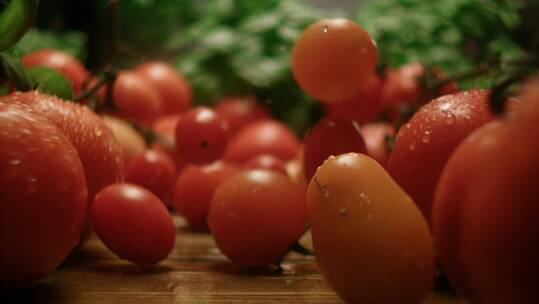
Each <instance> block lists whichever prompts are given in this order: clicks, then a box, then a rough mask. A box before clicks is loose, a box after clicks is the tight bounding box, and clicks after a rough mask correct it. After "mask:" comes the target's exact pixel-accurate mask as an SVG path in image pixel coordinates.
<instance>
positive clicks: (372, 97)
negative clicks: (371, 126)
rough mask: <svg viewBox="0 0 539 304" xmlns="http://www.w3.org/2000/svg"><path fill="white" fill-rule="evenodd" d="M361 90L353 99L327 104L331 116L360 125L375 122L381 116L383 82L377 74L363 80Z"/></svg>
mask: <svg viewBox="0 0 539 304" xmlns="http://www.w3.org/2000/svg"><path fill="white" fill-rule="evenodd" d="M359 86H360V87H361V90H360V91H359V93H358V94H357V95H356V96H355V97H354V98H352V99H349V100H345V101H342V102H334V103H328V104H326V111H327V112H328V113H329V114H330V115H334V116H340V117H345V118H349V119H353V120H355V121H357V122H359V123H365V122H368V121H371V120H374V119H376V118H377V117H378V115H380V112H381V111H382V108H383V104H382V102H381V99H380V92H381V90H382V80H381V79H380V76H378V75H377V74H376V73H371V75H370V76H369V77H368V78H366V79H364V80H363V83H362V84H360V85H359Z"/></svg>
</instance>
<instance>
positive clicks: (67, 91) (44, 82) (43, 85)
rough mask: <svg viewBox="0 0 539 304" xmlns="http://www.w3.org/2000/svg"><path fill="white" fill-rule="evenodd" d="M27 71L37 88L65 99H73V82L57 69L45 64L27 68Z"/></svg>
mask: <svg viewBox="0 0 539 304" xmlns="http://www.w3.org/2000/svg"><path fill="white" fill-rule="evenodd" d="M26 73H27V74H28V77H29V78H30V80H31V81H32V83H33V87H34V89H35V90H37V91H39V92H42V93H47V94H50V95H55V96H58V97H60V98H62V99H64V100H73V89H72V87H71V83H70V82H69V80H67V79H66V78H65V77H64V76H63V75H62V74H60V73H58V72H57V71H55V70H53V69H50V68H47V67H44V66H35V67H31V68H27V69H26Z"/></svg>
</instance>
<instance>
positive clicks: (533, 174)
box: [432, 80, 539, 304]
mask: <svg viewBox="0 0 539 304" xmlns="http://www.w3.org/2000/svg"><path fill="white" fill-rule="evenodd" d="M534 86H535V88H534V89H528V91H527V94H526V95H524V96H522V105H521V106H520V108H519V109H517V110H516V111H514V112H513V113H509V115H507V117H506V118H502V119H499V120H497V121H493V122H491V123H489V124H487V125H485V126H483V127H481V128H480V129H478V130H476V131H475V132H473V133H472V134H471V135H470V136H469V137H467V138H466V139H465V140H464V141H463V142H462V143H461V144H460V146H459V147H458V148H457V149H456V150H455V152H454V153H453V155H452V156H451V158H450V159H449V161H448V163H447V165H446V167H445V169H444V171H443V174H442V176H441V178H440V182H439V185H438V188H437V190H436V196H435V201H434V205H433V214H432V215H433V217H432V219H433V222H432V229H433V234H434V238H435V246H436V249H437V252H438V254H439V257H440V261H441V264H442V266H443V268H444V270H445V272H446V274H447V276H448V277H449V279H450V280H451V281H452V283H453V284H454V286H455V287H456V288H457V290H458V291H459V293H460V294H461V295H463V296H464V297H466V298H468V300H470V302H473V303H480V304H482V303H493V304H497V303H517V304H521V303H538V302H539V290H538V289H537V286H539V260H538V259H537V257H538V256H539V242H538V241H537V240H539V225H538V222H537V219H538V218H539V204H538V199H537V198H538V197H539V187H538V186H537V185H539V142H538V141H537V130H539V124H538V122H539V80H537V81H536V82H535V83H534Z"/></svg>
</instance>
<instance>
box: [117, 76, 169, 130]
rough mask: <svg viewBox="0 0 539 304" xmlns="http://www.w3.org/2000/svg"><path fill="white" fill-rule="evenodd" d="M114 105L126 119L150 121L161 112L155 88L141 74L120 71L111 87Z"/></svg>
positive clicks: (161, 107) (159, 98)
mask: <svg viewBox="0 0 539 304" xmlns="http://www.w3.org/2000/svg"><path fill="white" fill-rule="evenodd" d="M112 96H113V99H114V105H115V106H116V107H117V111H118V113H119V114H120V115H121V116H122V117H124V118H127V119H132V120H134V121H137V122H141V123H151V122H152V121H154V120H155V119H156V118H158V117H159V116H161V115H162V114H163V101H162V100H161V97H160V96H159V93H158V92H157V91H156V90H155V88H154V87H153V86H152V85H151V84H150V83H149V82H148V81H147V80H146V79H145V78H143V77H142V76H139V75H138V74H136V73H134V72H129V71H122V72H120V73H119V74H118V77H116V81H115V82H114V87H113V94H112Z"/></svg>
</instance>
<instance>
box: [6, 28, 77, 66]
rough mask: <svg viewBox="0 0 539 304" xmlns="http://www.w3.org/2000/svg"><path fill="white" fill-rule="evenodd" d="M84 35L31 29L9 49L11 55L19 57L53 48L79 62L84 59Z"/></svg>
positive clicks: (75, 32) (72, 32) (74, 32)
mask: <svg viewBox="0 0 539 304" xmlns="http://www.w3.org/2000/svg"><path fill="white" fill-rule="evenodd" d="M86 40H87V37H86V34H84V33H82V32H78V31H65V32H61V33H56V32H52V31H47V30H41V29H36V28H32V29H30V30H29V31H28V32H27V33H26V35H24V37H23V38H22V39H21V40H20V41H19V42H18V43H17V44H15V45H14V46H13V47H12V48H11V49H9V52H10V53H11V54H14V55H17V56H21V55H24V54H27V53H30V52H32V51H35V50H38V49H43V48H55V49H60V50H62V51H65V52H67V53H70V54H71V55H73V56H75V57H77V58H78V59H79V60H81V61H84V59H85V58H86Z"/></svg>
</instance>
